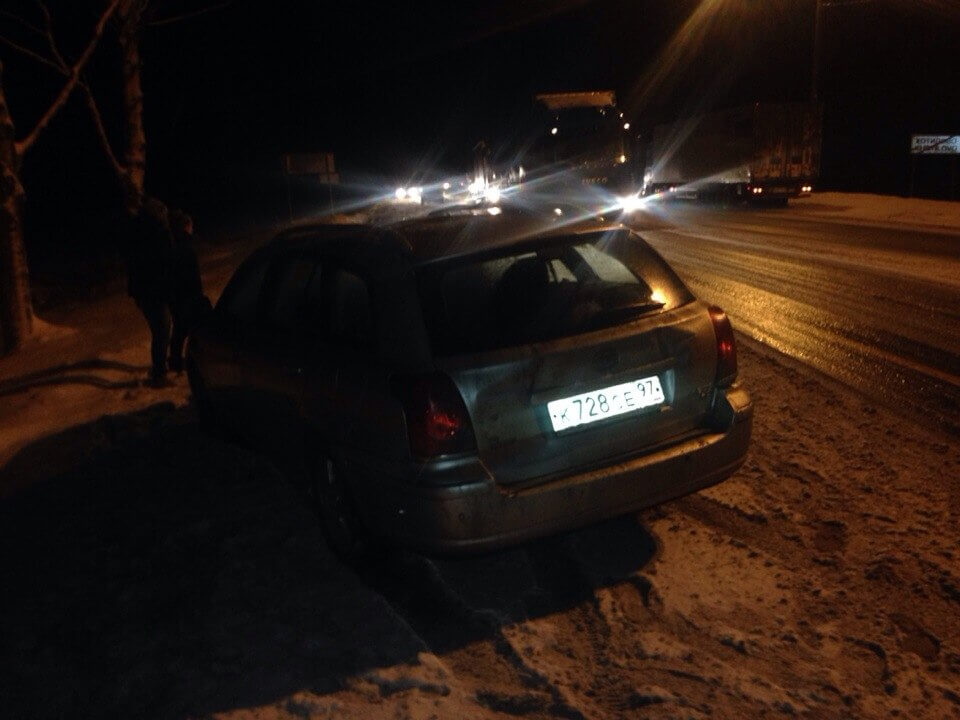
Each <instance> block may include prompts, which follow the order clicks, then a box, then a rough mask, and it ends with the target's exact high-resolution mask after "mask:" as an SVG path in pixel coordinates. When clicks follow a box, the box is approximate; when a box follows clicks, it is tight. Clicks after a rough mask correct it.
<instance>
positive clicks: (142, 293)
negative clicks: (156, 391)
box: [123, 197, 173, 385]
mask: <svg viewBox="0 0 960 720" xmlns="http://www.w3.org/2000/svg"><path fill="white" fill-rule="evenodd" d="M172 252H173V238H172V235H171V233H170V225H169V219H168V216H167V208H166V206H165V205H164V204H163V203H162V202H160V201H159V200H157V199H156V198H151V197H148V198H145V199H144V200H143V203H142V204H141V206H140V209H139V210H138V211H137V214H136V215H135V216H134V217H133V219H132V221H131V227H130V232H129V234H128V237H127V238H126V242H124V252H123V260H124V263H125V265H126V268H127V294H128V295H130V297H132V298H133V300H134V302H135V303H136V304H137V307H138V308H139V309H140V312H141V313H143V317H144V319H146V321H147V325H148V326H149V328H150V359H151V369H150V381H151V383H152V384H154V385H163V384H164V383H165V381H166V380H165V379H166V374H167V347H168V345H169V343H170V313H169V296H170V291H169V286H170V266H171V256H172Z"/></svg>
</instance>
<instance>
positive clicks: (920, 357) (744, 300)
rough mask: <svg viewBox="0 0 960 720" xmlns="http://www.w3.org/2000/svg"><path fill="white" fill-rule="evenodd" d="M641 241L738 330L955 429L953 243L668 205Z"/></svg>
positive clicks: (773, 215) (956, 249)
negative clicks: (658, 226) (660, 222)
mask: <svg viewBox="0 0 960 720" xmlns="http://www.w3.org/2000/svg"><path fill="white" fill-rule="evenodd" d="M662 212H663V214H664V216H665V217H666V218H667V219H669V220H670V221H671V222H672V223H673V224H674V227H673V228H672V229H669V230H657V231H648V232H645V233H643V234H644V236H645V237H647V239H648V240H649V241H650V242H651V243H652V244H653V245H654V246H655V247H656V248H657V250H659V251H660V252H661V253H662V254H663V255H664V257H666V258H667V259H668V260H669V261H670V263H671V264H672V265H673V266H674V268H676V270H677V271H678V272H679V273H680V274H681V275H682V276H683V278H684V279H685V280H686V281H687V282H688V284H689V285H690V286H691V288H692V289H693V290H694V292H695V293H696V294H697V295H698V296H699V297H701V298H703V299H704V300H707V301H709V302H713V303H716V304H718V305H720V306H722V307H723V308H724V309H726V310H727V311H728V312H729V314H730V315H731V317H732V318H733V320H734V324H735V327H737V328H738V329H739V330H740V331H742V332H744V333H746V334H748V335H750V336H752V337H753V338H755V339H757V340H760V341H762V342H764V343H767V344H768V345H771V346H773V347H775V348H777V349H778V350H781V351H782V352H784V353H786V354H788V355H790V356H792V357H794V358H797V359H799V360H801V361H803V362H805V363H808V364H809V365H812V366H813V367H815V368H817V369H818V370H821V371H823V372H825V373H827V374H828V375H830V376H832V377H834V378H837V379H839V380H841V381H843V382H845V383H848V384H849V385H852V386H853V387H855V388H857V389H859V390H861V391H863V392H865V393H867V394H869V395H870V396H872V397H875V398H876V399H877V400H878V401H882V402H884V403H886V404H888V405H893V406H896V407H897V408H898V409H900V410H903V411H905V412H907V413H908V414H909V415H911V416H913V417H915V418H918V419H921V420H923V421H925V422H929V423H932V424H935V425H937V426H939V427H941V428H944V429H946V430H948V431H950V432H952V433H958V432H960V236H955V235H954V236H951V235H939V234H933V233H929V232H918V231H908V230H894V229H888V228H878V227H865V226H862V225H847V224H840V223H836V222H830V221H822V220H816V219H813V218H801V217H796V214H794V213H791V212H790V211H786V212H783V211H777V210H766V211H764V210H754V211H749V210H730V209H712V208H698V207H691V206H670V207H667V208H666V209H664V210H663V211H662Z"/></svg>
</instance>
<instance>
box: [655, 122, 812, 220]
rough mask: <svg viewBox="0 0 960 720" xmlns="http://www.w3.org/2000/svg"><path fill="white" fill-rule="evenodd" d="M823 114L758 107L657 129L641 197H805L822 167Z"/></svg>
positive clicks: (772, 198) (675, 123)
mask: <svg viewBox="0 0 960 720" xmlns="http://www.w3.org/2000/svg"><path fill="white" fill-rule="evenodd" d="M820 127H821V118H820V111H819V109H818V108H815V107H812V106H810V105H809V104H806V103H756V104H754V105H749V106H746V107H740V108H734V109H732V110H723V111H720V112H715V113H710V114H708V115H701V116H698V117H692V118H687V119H684V120H678V121H677V122H674V123H670V124H666V125H659V126H657V127H656V128H654V130H653V135H652V138H651V140H650V142H649V143H648V145H647V151H646V156H647V163H646V169H645V171H644V181H643V194H645V195H653V194H660V193H662V194H667V195H674V196H680V197H691V198H704V199H716V200H736V199H741V200H755V201H756V200H772V201H779V202H784V201H785V200H786V199H787V198H791V197H799V196H801V195H804V194H808V193H809V192H810V190H811V189H812V187H813V185H814V184H815V183H816V180H817V177H818V174H819V169H820Z"/></svg>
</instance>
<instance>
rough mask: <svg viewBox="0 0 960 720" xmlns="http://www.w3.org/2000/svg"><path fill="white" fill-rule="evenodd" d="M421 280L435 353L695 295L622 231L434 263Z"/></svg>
mask: <svg viewBox="0 0 960 720" xmlns="http://www.w3.org/2000/svg"><path fill="white" fill-rule="evenodd" d="M418 286H419V290H420V297H421V303H422V306H423V313H424V319H425V322H426V325H427V330H428V332H429V334H430V338H431V343H432V345H433V349H434V352H435V353H436V354H437V355H441V356H447V355H457V354H462V353H468V352H483V351H487V350H495V349H498V348H504V347H510V346H517V345H524V344H528V343H533V342H543V341H547V340H552V339H556V338H560V337H568V336H571V335H576V334H579V333H582V332H589V331H591V330H597V329H601V328H605V327H612V326H615V325H618V324H621V323H624V322H628V321H630V320H633V319H636V318H637V317H641V316H644V315H648V314H651V313H657V312H661V311H663V310H669V309H671V308H674V307H677V306H679V305H683V304H685V303H687V302H690V301H691V300H692V299H693V298H692V296H691V295H690V293H689V291H688V290H687V289H686V288H685V287H684V286H683V283H681V282H680V280H679V279H678V278H677V276H676V275H675V274H674V273H673V271H672V270H670V268H669V267H668V266H667V265H666V263H665V262H664V261H663V260H662V259H661V258H660V257H659V256H658V255H657V254H656V253H655V252H654V251H653V250H652V249H651V248H650V247H649V246H648V245H647V244H646V243H644V242H643V241H642V240H641V239H640V238H638V237H636V236H635V235H630V234H628V233H626V232H624V231H614V232H603V233H594V234H591V235H575V236H571V237H567V238H559V239H558V238H550V239H546V240H544V242H543V243H542V244H540V245H537V244H534V245H533V246H529V245H528V246H526V247H524V248H522V249H517V248H513V249H507V250H505V251H501V252H499V253H497V254H483V255H477V256H468V257H466V258H458V259H456V260H452V261H440V262H437V263H433V264H429V265H426V266H423V267H421V268H420V269H419V270H418Z"/></svg>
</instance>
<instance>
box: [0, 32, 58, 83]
mask: <svg viewBox="0 0 960 720" xmlns="http://www.w3.org/2000/svg"><path fill="white" fill-rule="evenodd" d="M0 43H3V44H4V45H6V46H7V47H10V48H13V49H14V50H16V51H17V52H18V53H21V54H23V55H26V56H27V57H28V58H30V59H31V60H36V61H37V62H38V63H40V64H41V65H45V66H46V67H49V68H52V69H53V70H55V71H57V72H58V73H60V74H63V73H62V72H61V69H60V67H59V66H58V65H57V64H56V63H55V62H53V61H52V60H51V59H50V58H46V57H44V56H43V55H41V54H40V53H38V52H35V51H33V50H31V49H30V48H28V47H26V46H24V45H20V44H18V43H15V42H14V41H13V40H11V39H10V38H8V37H4V36H3V35H0Z"/></svg>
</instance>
